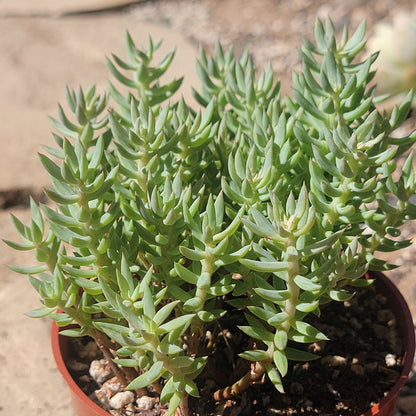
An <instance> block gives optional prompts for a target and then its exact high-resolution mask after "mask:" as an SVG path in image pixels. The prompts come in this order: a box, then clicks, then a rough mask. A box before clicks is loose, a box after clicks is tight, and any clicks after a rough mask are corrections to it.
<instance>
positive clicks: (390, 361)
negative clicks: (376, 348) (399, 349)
mask: <svg viewBox="0 0 416 416" xmlns="http://www.w3.org/2000/svg"><path fill="white" fill-rule="evenodd" d="M385 361H386V365H387V367H394V366H395V365H396V364H397V360H396V356H395V355H393V354H387V355H386V357H385Z"/></svg>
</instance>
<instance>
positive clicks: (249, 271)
mask: <svg viewBox="0 0 416 416" xmlns="http://www.w3.org/2000/svg"><path fill="white" fill-rule="evenodd" d="M364 34H365V26H364V24H362V25H360V26H359V27H358V29H357V30H356V31H355V33H354V34H353V35H352V36H349V34H348V31H347V30H346V29H345V30H344V32H343V33H342V34H341V36H340V37H339V38H337V36H336V33H335V29H334V26H333V24H332V22H331V21H330V20H327V21H326V23H325V24H323V23H322V22H321V21H317V23H316V27H315V43H312V42H310V41H305V44H304V46H303V47H302V49H301V50H300V56H301V59H302V63H303V68H302V71H301V72H300V73H294V74H293V97H292V98H289V97H285V98H282V97H281V95H280V92H279V91H280V85H279V83H278V82H276V81H275V80H274V77H273V73H272V70H271V68H270V67H268V68H267V69H266V70H265V71H263V72H261V73H260V74H258V73H257V71H256V69H255V67H254V64H253V62H252V60H251V58H250V56H249V54H248V53H246V54H244V55H243V56H242V57H241V58H239V59H237V58H235V56H234V54H233V51H232V50H228V51H227V52H224V50H223V49H222V47H221V46H220V45H218V46H217V48H216V52H215V55H214V56H213V57H210V58H208V57H207V56H206V54H205V52H204V51H203V50H201V52H200V56H199V59H198V61H197V71H198V74H199V76H200V79H201V82H202V86H201V87H200V88H199V89H197V90H194V97H195V99H196V100H197V101H198V103H199V105H198V106H194V107H191V106H190V105H189V104H187V103H186V102H185V101H184V100H183V99H176V98H175V97H177V95H174V94H175V92H176V91H177V90H179V88H180V86H181V81H182V80H181V79H179V80H173V81H171V82H168V83H166V84H164V83H163V82H162V81H161V76H162V75H163V74H164V73H165V72H166V70H167V69H168V68H169V65H170V63H171V61H172V59H173V56H174V53H173V52H172V53H170V54H168V55H167V56H166V57H165V58H164V59H163V60H162V61H161V62H160V63H159V64H154V62H153V61H154V57H153V55H154V51H155V50H156V49H157V48H158V47H159V43H154V42H153V41H152V40H151V39H150V40H149V44H148V48H147V50H141V49H138V48H137V47H136V46H135V45H134V43H133V41H132V39H131V37H130V36H129V35H127V36H126V51H127V60H126V61H124V60H122V59H120V58H118V57H116V56H113V58H112V59H111V60H109V61H108V66H109V69H110V71H111V73H112V75H113V76H114V78H115V80H116V81H118V82H119V83H121V84H122V85H123V86H124V87H127V88H128V91H129V92H128V93H126V94H124V93H121V92H119V90H117V87H116V86H115V85H114V84H113V83H109V84H108V92H106V93H104V94H103V95H98V94H97V93H96V91H95V88H94V87H92V88H90V89H88V90H86V91H83V90H82V89H79V91H78V92H74V91H73V90H71V89H67V107H68V109H69V113H71V114H70V115H69V113H68V112H67V113H65V112H64V110H63V108H62V107H61V106H59V112H58V115H59V119H52V124H53V126H54V128H55V129H56V130H57V134H56V135H55V141H56V143H57V147H56V148H50V147H45V150H46V154H41V155H40V159H41V162H42V164H43V166H44V167H45V169H46V170H47V172H48V173H49V175H50V180H51V186H50V188H48V189H47V190H46V193H47V195H48V196H49V198H50V199H51V201H53V204H49V205H42V206H38V205H37V204H36V203H34V202H33V201H32V203H31V209H32V221H31V224H30V225H28V226H26V225H24V224H23V223H21V222H20V221H19V220H18V219H17V218H15V217H13V221H14V224H15V225H16V228H17V230H18V232H19V234H20V236H21V237H22V242H20V243H15V242H11V241H8V242H7V243H8V244H9V245H10V246H12V247H13V248H15V249H18V250H34V251H35V253H36V258H37V260H38V264H37V265H35V266H33V267H20V266H12V269H13V270H15V271H17V272H20V273H23V274H27V275H29V280H30V282H31V284H32V285H33V287H34V288H35V290H36V291H37V292H38V293H39V296H40V299H41V302H42V304H43V306H42V307H41V308H39V309H36V310H34V311H32V312H30V313H28V315H29V316H32V317H44V316H49V317H50V318H52V319H53V320H55V321H56V322H57V323H58V325H59V326H61V327H65V326H67V325H68V324H77V327H75V328H71V329H64V330H62V333H63V334H65V335H69V336H84V335H89V336H91V337H93V338H94V339H95V340H97V342H98V343H99V345H100V346H101V348H102V349H103V350H104V351H106V352H107V353H113V359H114V362H115V363H116V364H117V366H115V368H116V370H115V371H118V373H119V374H118V375H119V376H120V378H121V380H122V381H123V383H124V384H127V388H128V389H136V390H137V389H141V388H144V387H145V386H147V385H150V384H153V386H154V388H155V391H157V392H158V393H159V395H160V401H161V402H162V403H169V414H170V415H172V414H174V413H175V412H179V413H178V414H184V415H188V414H190V413H189V409H188V406H187V398H188V395H192V396H198V394H199V392H198V387H197V380H198V376H199V375H200V374H201V373H203V371H204V368H205V365H206V363H207V361H208V360H209V359H210V354H211V353H212V346H213V345H215V340H214V341H212V340H211V342H209V343H208V342H207V340H206V334H207V331H208V330H210V331H211V332H212V334H214V335H215V333H218V332H219V331H215V328H217V325H219V322H221V319H224V317H227V315H229V314H232V313H234V312H235V311H237V310H238V311H240V312H241V313H242V314H244V316H245V320H246V323H245V324H244V325H241V326H240V327H239V330H240V331H242V332H243V333H244V334H245V335H246V336H248V337H249V338H251V339H252V340H253V342H252V343H251V345H253V344H255V345H256V348H252V349H249V350H247V351H237V353H238V354H239V355H240V357H242V358H243V359H245V360H248V361H249V362H252V365H251V369H250V370H249V371H248V373H247V374H246V375H245V376H244V377H243V378H242V379H240V380H239V381H238V382H236V383H235V384H233V385H230V386H228V387H226V388H224V389H222V390H219V391H217V392H216V393H215V395H214V397H215V398H216V399H218V400H221V399H226V398H229V397H232V396H236V395H238V394H240V393H241V391H243V390H244V389H246V388H247V387H249V386H250V385H251V384H253V383H255V382H256V381H257V380H259V379H260V378H262V377H263V376H265V375H266V374H267V376H268V378H269V379H270V380H271V382H272V383H273V384H274V385H275V386H276V389H277V390H278V391H280V392H283V390H284V376H285V374H286V372H287V370H288V361H289V360H309V359H313V358H315V357H314V356H313V355H312V354H310V353H307V352H305V351H304V349H303V348H302V346H301V345H300V344H305V343H310V342H314V341H317V340H323V339H326V336H325V334H323V333H321V332H320V331H318V330H317V329H315V328H314V327H312V326H311V325H310V324H308V323H307V322H306V321H305V317H306V316H307V315H308V314H311V313H313V314H317V315H318V316H319V313H320V305H321V304H323V303H327V302H329V301H343V300H345V299H348V298H349V297H350V296H351V290H347V288H348V287H353V286H362V285H364V284H367V283H369V282H368V281H367V280H363V279H361V277H362V276H363V275H364V274H365V273H366V271H367V270H369V269H372V270H388V269H389V268H391V267H393V266H391V265H389V264H386V262H384V261H382V260H379V259H377V258H376V257H375V254H374V253H375V251H376V250H377V251H393V250H397V249H400V248H402V247H406V246H407V245H408V244H409V242H408V241H403V240H400V239H397V238H396V237H398V236H400V228H399V227H400V226H401V225H403V224H405V223H406V222H407V221H409V220H411V219H414V218H415V217H416V208H415V205H414V204H413V203H412V197H413V198H414V195H415V189H416V188H415V177H414V172H413V161H412V157H411V156H409V157H408V158H407V159H406V161H405V163H404V165H403V167H402V168H401V169H398V168H397V164H396V161H395V160H396V159H397V157H400V156H402V155H403V154H404V153H405V152H406V151H407V150H408V149H409V148H410V146H411V145H412V144H413V142H414V141H415V139H416V134H415V133H412V134H410V135H408V136H405V137H397V134H394V132H395V131H396V130H397V128H398V127H400V126H401V125H402V124H403V122H404V120H405V119H406V117H407V115H408V112H409V109H410V105H411V101H412V94H409V95H408V97H407V98H406V99H405V101H404V102H403V103H402V104H401V105H400V106H399V107H397V108H395V109H394V110H393V112H392V113H391V114H389V115H388V114H387V113H385V112H384V113H381V112H379V111H378V110H377V97H376V95H375V87H374V86H371V80H372V79H373V76H374V71H373V70H372V64H373V63H374V61H375V60H376V55H372V56H369V57H368V58H366V59H365V60H362V61H360V60H357V55H358V54H359V53H360V52H361V51H362V50H363V48H364V46H365V41H364ZM110 98H111V99H112V107H110V109H109V110H108V102H109V99H110ZM67 114H68V115H67ZM71 120H72V121H71ZM127 370H129V371H127Z"/></svg>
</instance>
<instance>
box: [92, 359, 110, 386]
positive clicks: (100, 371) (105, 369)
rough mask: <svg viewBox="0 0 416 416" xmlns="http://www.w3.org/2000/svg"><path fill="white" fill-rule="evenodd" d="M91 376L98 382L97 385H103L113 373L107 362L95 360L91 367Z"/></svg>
mask: <svg viewBox="0 0 416 416" xmlns="http://www.w3.org/2000/svg"><path fill="white" fill-rule="evenodd" d="M89 372H90V376H91V377H92V378H93V379H94V381H96V382H97V384H100V385H101V384H103V383H104V381H106V380H108V379H109V378H110V377H111V376H112V375H113V373H112V371H111V368H110V366H109V365H108V363H107V361H106V360H104V359H102V360H94V361H92V362H91V365H90V371H89Z"/></svg>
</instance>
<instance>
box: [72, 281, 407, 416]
mask: <svg viewBox="0 0 416 416" xmlns="http://www.w3.org/2000/svg"><path fill="white" fill-rule="evenodd" d="M308 318H309V322H310V323H311V324H312V325H314V326H316V327H317V328H318V329H320V330H321V331H323V332H324V333H325V334H326V335H327V336H328V338H329V339H330V341H320V342H318V343H313V344H310V345H305V348H307V349H308V350H309V351H311V352H313V353H315V354H317V355H319V356H320V357H321V358H319V359H317V360H314V361H310V362H293V361H292V362H290V367H289V371H288V375H287V376H286V377H285V378H284V379H283V382H284V386H285V394H283V395H282V394H280V393H278V392H277V391H276V390H275V388H274V386H273V385H272V384H271V383H270V382H269V381H268V380H267V379H266V380H263V381H262V382H261V383H259V384H258V385H253V386H251V387H250V388H249V389H248V390H247V391H246V392H245V393H243V394H242V395H241V397H239V398H238V399H235V400H228V401H226V402H223V403H218V402H215V401H213V399H212V398H211V397H212V393H213V392H214V390H216V389H218V388H221V387H225V386H226V385H228V384H230V383H233V382H234V381H236V380H237V379H238V378H239V377H241V375H242V374H244V373H245V372H246V371H247V368H248V367H247V366H248V364H247V362H244V360H242V359H239V358H238V356H237V355H236V354H234V355H230V354H227V353H226V352H227V351H229V349H228V348H229V347H231V350H232V351H236V352H240V351H242V350H244V349H245V348H247V345H248V344H249V343H250V342H252V341H251V340H249V339H247V338H246V337H245V336H244V335H242V334H241V332H240V331H239V330H238V329H237V325H239V324H240V323H241V322H240V321H241V320H242V319H244V318H242V317H241V316H234V317H232V318H227V320H224V321H222V322H221V327H222V328H224V329H223V335H225V337H226V338H227V343H228V344H229V347H227V346H226V345H225V344H224V341H221V340H223V339H224V338H222V337H219V340H220V341H219V342H218V346H217V349H216V352H215V353H214V354H213V356H212V357H210V359H209V361H208V364H207V367H206V369H205V370H204V373H203V374H202V375H201V376H200V378H199V379H198V380H197V381H198V387H199V389H200V393H201V397H200V398H198V399H194V398H190V408H191V409H192V415H193V416H218V415H223V416H237V415H238V416H269V415H270V416H272V415H281V416H289V415H319V416H333V415H335V416H357V415H361V414H362V413H365V412H366V411H367V410H369V409H370V408H371V407H372V406H373V405H374V404H376V403H377V402H379V401H380V400H381V399H382V398H383V397H384V396H385V395H386V393H387V392H388V391H389V390H390V389H391V387H392V386H393V385H394V383H395V382H396V381H397V379H398V378H399V375H400V371H401V364H402V363H401V361H402V356H401V355H400V352H401V351H402V345H401V342H400V339H399V338H398V336H397V332H396V322H395V319H394V316H393V313H392V312H391V310H390V309H388V308H387V305H386V299H385V297H383V296H382V295H380V294H377V293H376V291H375V288H374V287H372V286H371V287H369V288H366V289H360V291H359V292H357V294H356V295H355V296H354V297H353V298H352V299H350V300H348V301H345V302H343V303H340V302H331V303H330V304H328V305H325V306H323V307H322V310H321V317H319V318H317V317H316V316H314V315H311V316H310V317H308ZM225 328H227V329H225ZM71 341H72V343H73V344H72V347H73V351H74V355H73V357H72V360H71V364H70V367H71V368H72V370H71V369H70V372H71V374H72V375H73V377H74V379H75V380H76V381H77V383H78V384H79V385H80V387H81V389H83V390H84V391H85V392H86V393H87V394H88V395H90V397H91V398H92V399H93V400H95V401H96V402H98V403H99V404H100V402H99V401H98V400H97V397H96V396H97V395H98V396H100V397H101V396H102V392H103V391H106V392H109V397H110V396H113V395H114V394H115V392H114V391H111V386H112V385H114V382H115V381H114V378H111V374H110V373H109V374H108V375H107V378H110V382H107V386H106V384H104V388H101V390H99V389H100V387H101V386H99V385H98V384H97V383H96V382H95V381H94V380H93V379H92V378H91V377H90V375H89V368H90V362H91V360H92V359H94V358H95V359H97V358H98V359H99V358H100V357H99V356H98V354H99V352H98V350H97V349H96V348H92V347H91V345H92V344H93V343H92V342H91V340H88V339H74V340H71ZM86 344H88V348H89V349H90V353H89V354H86V353H85V345H86ZM258 347H259V348H261V345H258ZM91 351H92V353H91ZM95 364H97V361H95ZM102 365H103V366H104V367H106V364H102ZM106 368H108V366H107V367H106ZM80 369H81V371H78V370H80ZM109 386H110V387H109ZM96 393H98V394H96ZM147 395H148V396H149V397H150V398H152V397H154V396H155V394H154V392H153V391H152V390H149V391H148V393H147ZM109 397H107V398H106V400H105V401H107V400H108V398H109ZM151 403H152V408H151V409H148V410H140V409H139V408H138V407H137V406H136V405H135V404H134V402H133V401H132V402H131V403H129V404H128V405H127V406H125V408H124V409H122V410H110V409H109V408H107V409H106V410H107V411H109V412H110V414H112V415H114V416H135V415H136V416H138V415H140V416H145V415H148V416H162V415H165V414H166V406H160V404H159V403H158V401H157V399H156V400H153V399H151ZM100 405H102V404H100Z"/></svg>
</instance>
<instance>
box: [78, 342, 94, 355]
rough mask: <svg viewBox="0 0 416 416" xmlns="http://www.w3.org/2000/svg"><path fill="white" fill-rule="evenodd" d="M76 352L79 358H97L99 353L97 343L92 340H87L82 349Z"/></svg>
mask: <svg viewBox="0 0 416 416" xmlns="http://www.w3.org/2000/svg"><path fill="white" fill-rule="evenodd" d="M78 354H79V356H80V357H81V358H90V359H95V358H97V357H98V355H99V350H98V347H97V344H96V343H95V342H94V341H90V342H88V343H87V344H86V345H84V346H83V347H82V349H80V350H79V352H78Z"/></svg>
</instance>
